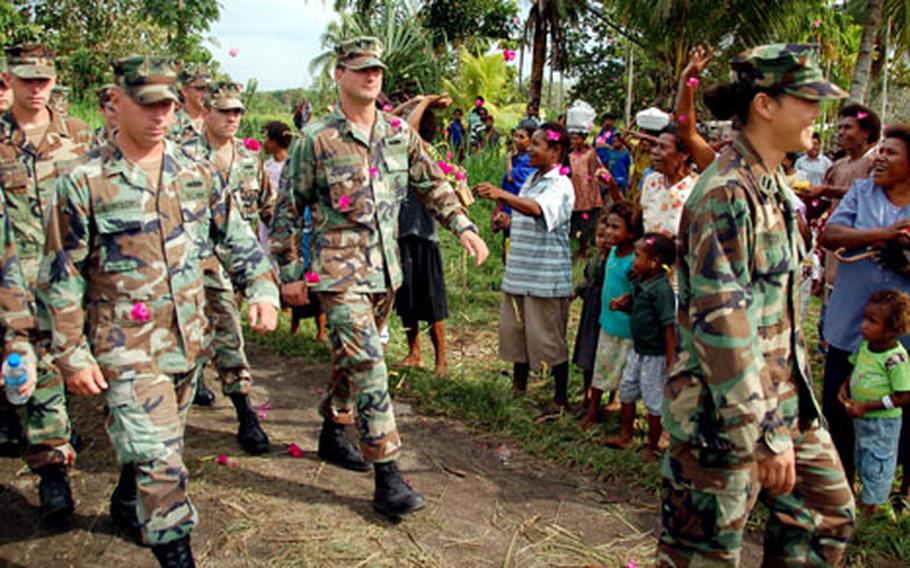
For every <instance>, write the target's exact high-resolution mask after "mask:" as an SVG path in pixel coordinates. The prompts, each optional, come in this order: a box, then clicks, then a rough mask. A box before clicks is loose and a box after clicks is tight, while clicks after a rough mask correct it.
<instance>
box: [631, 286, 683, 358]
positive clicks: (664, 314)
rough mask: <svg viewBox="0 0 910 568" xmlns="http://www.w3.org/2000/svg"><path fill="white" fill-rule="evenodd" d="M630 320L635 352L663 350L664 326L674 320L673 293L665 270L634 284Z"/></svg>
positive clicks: (645, 353) (648, 353)
mask: <svg viewBox="0 0 910 568" xmlns="http://www.w3.org/2000/svg"><path fill="white" fill-rule="evenodd" d="M630 320H631V322H630V323H631V328H632V343H633V345H634V347H635V352H636V353H638V354H639V355H665V354H666V352H667V346H666V345H665V344H664V328H665V327H667V326H668V325H673V324H674V323H676V297H675V296H674V294H673V288H672V287H671V286H670V280H669V278H667V275H666V274H658V275H657V276H654V277H652V278H649V279H647V280H644V281H640V280H638V281H636V282H635V283H634V284H633V289H632V313H631V314H630Z"/></svg>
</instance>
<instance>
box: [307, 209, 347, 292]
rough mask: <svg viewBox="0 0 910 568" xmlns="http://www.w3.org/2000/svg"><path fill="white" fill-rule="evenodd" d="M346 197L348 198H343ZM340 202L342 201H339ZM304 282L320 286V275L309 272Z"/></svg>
mask: <svg viewBox="0 0 910 568" xmlns="http://www.w3.org/2000/svg"><path fill="white" fill-rule="evenodd" d="M343 197H346V196H343ZM339 201H340V200H339ZM303 278H304V280H306V281H307V284H319V274H317V273H315V272H307V273H306V274H304V275H303Z"/></svg>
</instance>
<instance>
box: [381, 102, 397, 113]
mask: <svg viewBox="0 0 910 568" xmlns="http://www.w3.org/2000/svg"><path fill="white" fill-rule="evenodd" d="M393 110H395V109H394V108H392V105H390V104H388V103H386V104H384V105H382V112H392V111H393Z"/></svg>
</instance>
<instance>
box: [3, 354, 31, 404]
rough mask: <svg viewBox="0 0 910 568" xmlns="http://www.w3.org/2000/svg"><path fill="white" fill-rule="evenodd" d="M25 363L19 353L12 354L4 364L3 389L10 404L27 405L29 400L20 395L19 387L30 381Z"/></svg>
mask: <svg viewBox="0 0 910 568" xmlns="http://www.w3.org/2000/svg"><path fill="white" fill-rule="evenodd" d="M23 363H24V361H23V360H22V355H19V354H18V353H10V354H9V356H8V357H7V358H6V361H4V362H3V388H4V389H6V398H7V400H9V401H10V404H15V405H21V404H25V403H26V402H28V399H29V397H27V396H22V395H20V394H19V387H21V386H22V385H24V384H25V383H26V382H27V381H28V369H27V368H26V367H25V365H24V364H23Z"/></svg>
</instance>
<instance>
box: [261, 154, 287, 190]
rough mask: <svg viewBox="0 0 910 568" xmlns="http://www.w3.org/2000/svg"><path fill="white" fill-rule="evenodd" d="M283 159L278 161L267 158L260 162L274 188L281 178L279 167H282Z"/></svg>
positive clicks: (276, 187)
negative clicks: (262, 162)
mask: <svg viewBox="0 0 910 568" xmlns="http://www.w3.org/2000/svg"><path fill="white" fill-rule="evenodd" d="M285 161H286V160H285ZM285 161H281V162H279V161H277V160H275V159H274V158H269V159H268V160H266V161H265V163H264V164H262V167H264V168H265V173H266V174H267V175H268V176H269V184H270V185H271V186H272V188H274V189H275V190H277V189H278V185H279V183H278V182H279V181H280V180H281V168H283V167H284V162H285Z"/></svg>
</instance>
